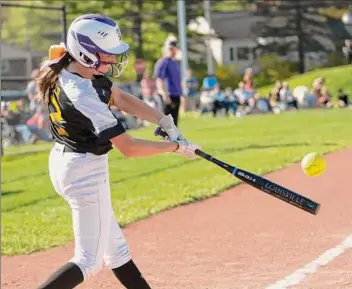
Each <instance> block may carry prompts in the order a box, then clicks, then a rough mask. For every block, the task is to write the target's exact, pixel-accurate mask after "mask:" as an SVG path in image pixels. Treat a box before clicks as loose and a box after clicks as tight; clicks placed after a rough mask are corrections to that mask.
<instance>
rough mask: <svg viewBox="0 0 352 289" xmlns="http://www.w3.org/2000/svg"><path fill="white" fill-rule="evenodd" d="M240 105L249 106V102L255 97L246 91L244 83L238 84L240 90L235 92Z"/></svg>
mask: <svg viewBox="0 0 352 289" xmlns="http://www.w3.org/2000/svg"><path fill="white" fill-rule="evenodd" d="M233 94H234V96H235V98H236V100H237V102H238V104H239V105H242V106H248V100H249V99H250V98H251V97H252V96H253V92H252V91H250V90H246V89H245V83H244V82H243V81H241V82H239V83H238V88H237V89H235V90H234V92H233Z"/></svg>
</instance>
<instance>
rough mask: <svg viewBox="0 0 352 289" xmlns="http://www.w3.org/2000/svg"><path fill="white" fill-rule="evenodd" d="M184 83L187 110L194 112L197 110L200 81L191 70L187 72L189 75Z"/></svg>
mask: <svg viewBox="0 0 352 289" xmlns="http://www.w3.org/2000/svg"><path fill="white" fill-rule="evenodd" d="M183 83H184V91H185V96H186V103H187V104H186V105H187V110H190V111H194V110H195V109H196V97H197V95H198V80H197V78H196V77H195V76H193V75H192V70H190V69H189V70H188V71H187V75H186V77H185V79H184V82H183Z"/></svg>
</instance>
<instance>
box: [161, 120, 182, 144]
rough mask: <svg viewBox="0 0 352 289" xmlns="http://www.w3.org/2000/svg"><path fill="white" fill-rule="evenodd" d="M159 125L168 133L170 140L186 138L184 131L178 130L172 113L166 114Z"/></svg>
mask: <svg viewBox="0 0 352 289" xmlns="http://www.w3.org/2000/svg"><path fill="white" fill-rule="evenodd" d="M159 125H160V126H161V128H162V129H163V130H164V131H165V132H166V133H167V135H168V138H167V140H169V141H177V140H183V139H185V138H184V137H183V135H182V133H181V132H180V131H179V130H178V128H177V127H176V125H175V123H174V119H173V118H172V116H171V114H169V115H167V116H164V117H162V118H161V119H160V121H159Z"/></svg>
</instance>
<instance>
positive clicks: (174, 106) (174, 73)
mask: <svg viewBox="0 0 352 289" xmlns="http://www.w3.org/2000/svg"><path fill="white" fill-rule="evenodd" d="M165 49H166V55H165V56H164V57H163V58H161V59H160V60H159V61H158V64H157V66H156V86H157V90H158V93H159V94H160V95H161V96H162V99H163V103H164V113H165V114H166V115H168V114H171V115H172V117H173V119H174V123H175V125H176V126H177V125H178V116H179V110H180V103H181V97H182V83H181V68H180V62H179V60H177V59H176V56H177V54H178V51H179V48H178V44H177V41H176V40H170V41H168V42H167V43H166V45H165ZM165 82H166V83H167V87H165Z"/></svg>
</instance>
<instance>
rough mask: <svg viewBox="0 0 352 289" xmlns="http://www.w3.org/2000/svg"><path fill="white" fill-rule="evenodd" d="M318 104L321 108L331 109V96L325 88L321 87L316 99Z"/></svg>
mask: <svg viewBox="0 0 352 289" xmlns="http://www.w3.org/2000/svg"><path fill="white" fill-rule="evenodd" d="M318 103H319V105H320V106H322V107H326V108H331V107H333V104H332V102H331V96H330V93H329V91H328V90H327V88H326V87H322V89H321V91H320V97H319V98H318Z"/></svg>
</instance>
